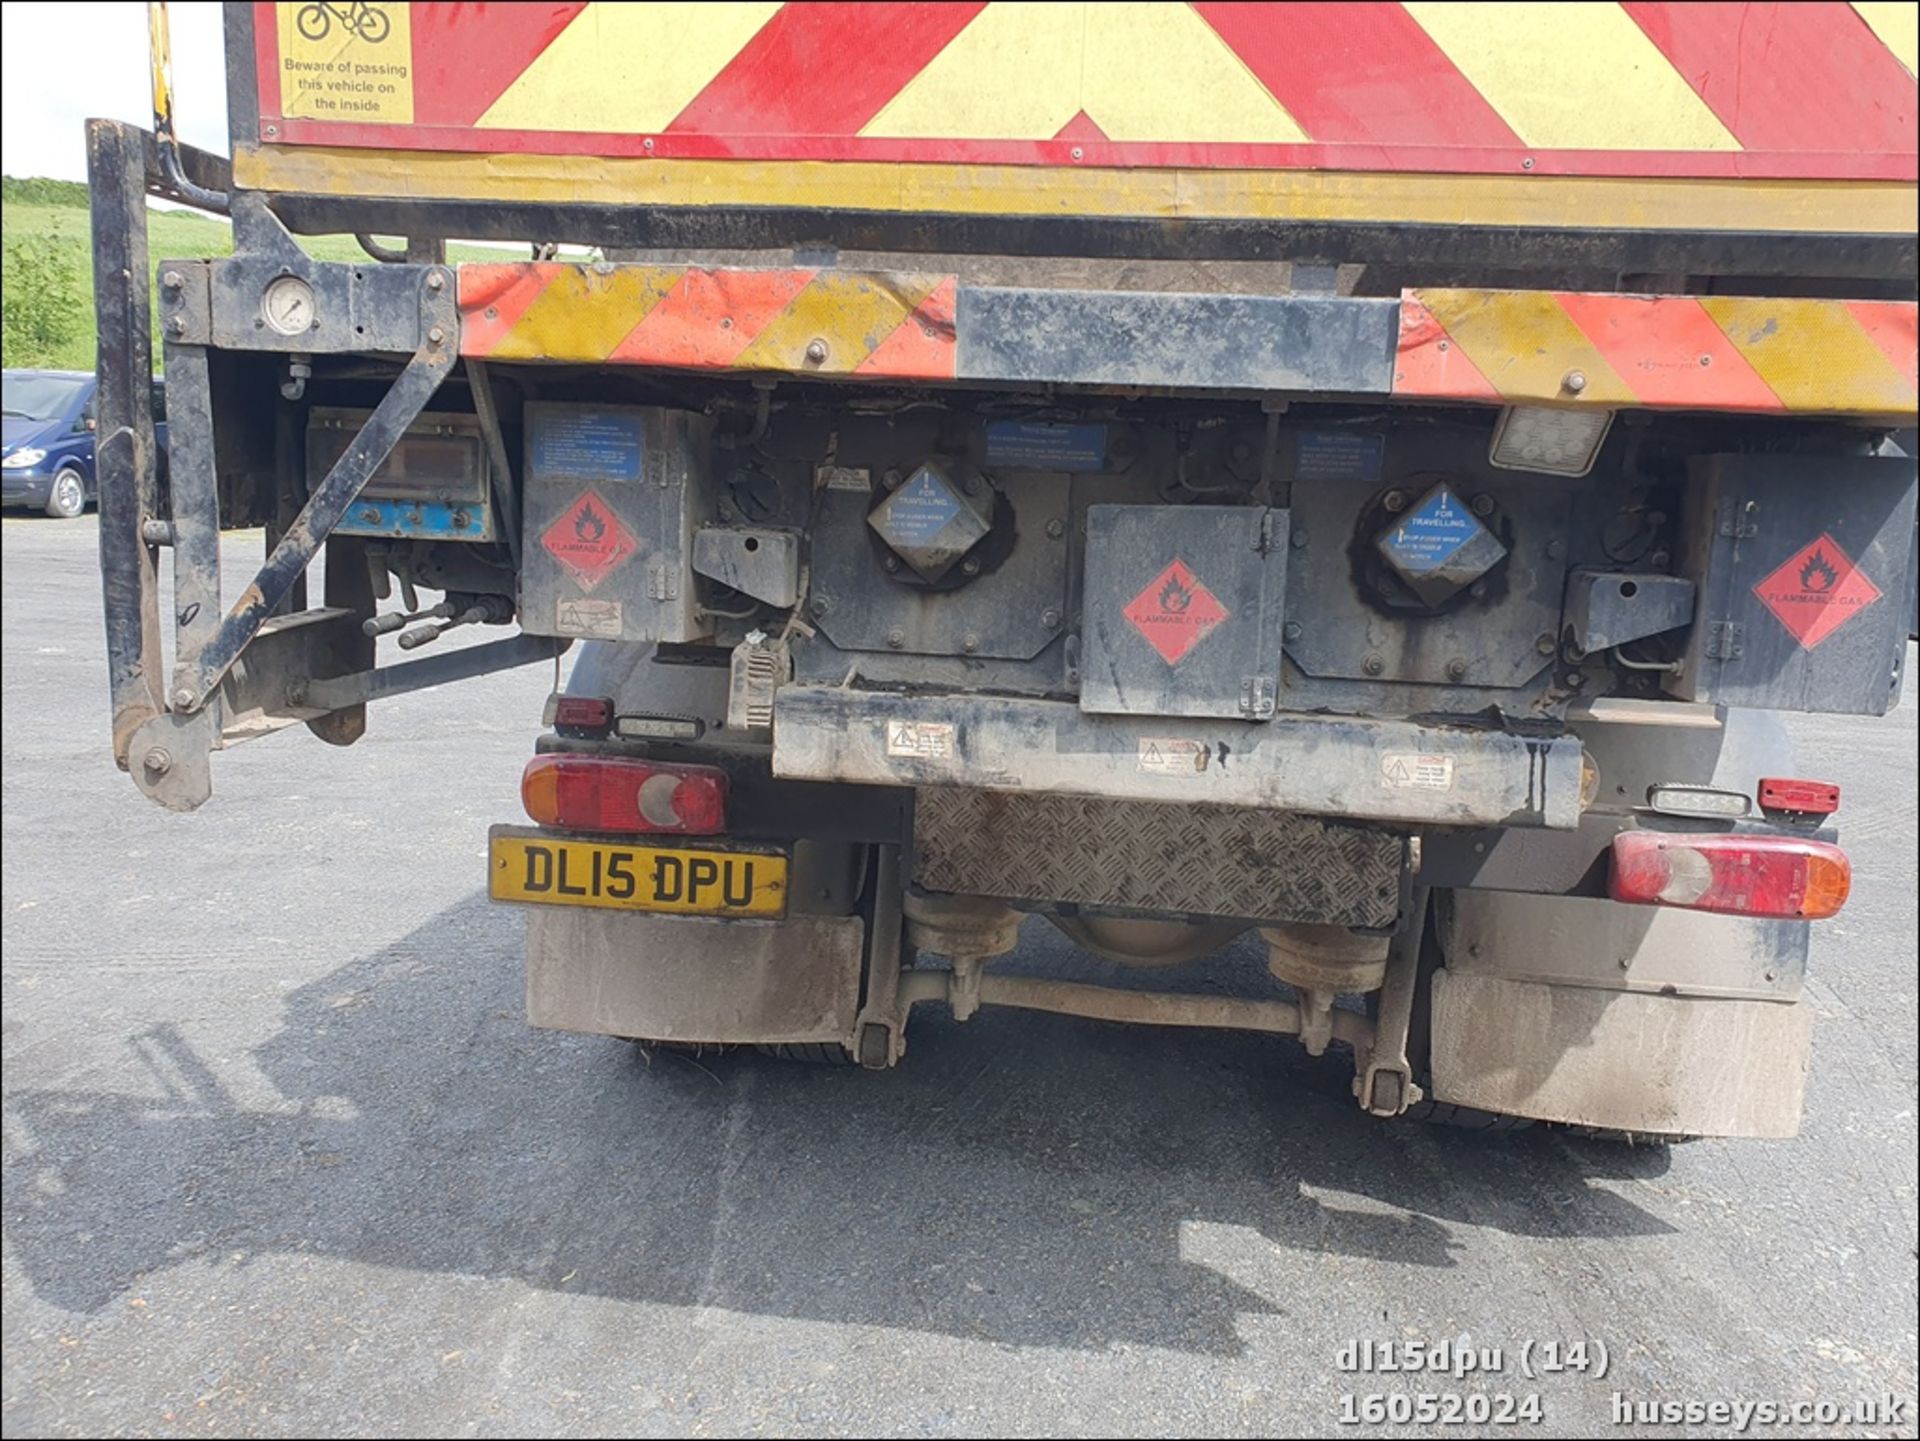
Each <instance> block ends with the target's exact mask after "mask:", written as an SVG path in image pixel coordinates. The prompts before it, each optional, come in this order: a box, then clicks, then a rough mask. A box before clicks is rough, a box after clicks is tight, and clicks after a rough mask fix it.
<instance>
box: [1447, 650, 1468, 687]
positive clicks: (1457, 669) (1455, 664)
mask: <svg viewBox="0 0 1920 1441" xmlns="http://www.w3.org/2000/svg"><path fill="white" fill-rule="evenodd" d="M1466 678H1467V663H1466V661H1464V660H1462V659H1461V658H1460V657H1459V656H1455V657H1454V658H1453V659H1452V660H1450V661H1448V662H1447V679H1448V680H1454V681H1459V680H1465V679H1466Z"/></svg>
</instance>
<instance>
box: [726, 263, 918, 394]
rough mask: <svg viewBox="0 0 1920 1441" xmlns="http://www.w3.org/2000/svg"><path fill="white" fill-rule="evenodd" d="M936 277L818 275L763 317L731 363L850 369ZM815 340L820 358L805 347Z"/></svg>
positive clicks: (770, 367) (743, 366)
mask: <svg viewBox="0 0 1920 1441" xmlns="http://www.w3.org/2000/svg"><path fill="white" fill-rule="evenodd" d="M940 279H941V277H940V276H938V275H918V274H909V275H893V276H888V277H882V276H878V275H872V274H834V273H832V272H829V273H827V274H824V275H820V276H818V277H816V278H815V279H814V280H813V281H812V283H810V284H809V285H808V286H807V288H806V289H804V290H802V291H801V292H800V293H799V294H798V295H796V296H795V297H794V298H793V302H792V303H791V304H790V305H788V306H787V308H786V309H785V310H783V311H781V312H780V314H778V315H777V316H775V317H774V318H773V319H772V320H770V321H768V322H767V325H766V328H765V329H763V330H762V331H761V332H760V333H759V334H758V335H756V336H755V337H754V338H753V343H752V344H751V345H749V346H748V347H747V348H746V349H745V350H743V351H741V352H740V354H739V356H738V357H737V358H736V359H735V360H734V362H733V363H734V368H735V369H738V370H796V371H807V370H827V371H831V372H833V373H835V374H839V373H842V372H845V371H850V370H852V369H853V368H854V367H855V366H857V365H859V364H860V362H861V361H863V360H865V359H866V358H867V357H868V356H869V355H871V354H873V352H874V350H875V349H877V348H878V347H879V345H880V343H881V342H882V341H883V340H885V339H886V338H887V337H888V336H889V335H891V334H893V332H894V330H895V329H896V328H898V326H899V325H900V322H901V321H903V320H905V319H906V318H907V317H908V316H909V315H911V314H913V312H914V310H915V309H916V308H917V307H918V306H919V304H920V302H921V301H923V300H925V299H926V298H927V297H928V296H929V295H930V294H932V293H933V288H934V286H936V285H938V284H939V283H940ZM889 280H890V281H891V282H892V284H889V283H888V281H889ZM815 341H819V342H821V343H822V344H824V345H825V346H826V347H827V355H826V359H825V360H824V361H812V360H809V359H808V357H807V347H808V346H809V345H812V344H813V343H814V342H815Z"/></svg>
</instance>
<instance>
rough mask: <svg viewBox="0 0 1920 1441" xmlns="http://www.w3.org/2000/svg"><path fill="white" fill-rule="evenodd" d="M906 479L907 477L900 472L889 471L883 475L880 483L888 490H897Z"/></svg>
mask: <svg viewBox="0 0 1920 1441" xmlns="http://www.w3.org/2000/svg"><path fill="white" fill-rule="evenodd" d="M905 479H906V477H905V476H903V475H902V474H900V472H899V471H897V470H889V471H886V472H885V473H884V474H882V475H881V477H880V483H881V484H882V485H884V486H885V487H886V488H887V489H888V490H896V489H898V488H899V485H900V482H901V481H903V480H905Z"/></svg>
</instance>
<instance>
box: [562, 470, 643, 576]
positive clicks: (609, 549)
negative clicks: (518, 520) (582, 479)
mask: <svg viewBox="0 0 1920 1441" xmlns="http://www.w3.org/2000/svg"><path fill="white" fill-rule="evenodd" d="M540 544H542V545H543V546H545V547H546V548H547V550H548V551H549V552H550V553H551V554H552V555H553V558H554V559H555V560H557V561H559V562H560V568H561V569H562V570H564V571H566V573H567V574H568V575H570V576H572V577H573V582H574V584H575V585H577V586H579V587H580V589H581V590H583V591H591V590H592V589H593V588H594V587H595V586H597V585H599V584H600V582H601V581H603V580H605V579H606V578H607V577H608V576H610V575H612V574H613V572H615V571H616V570H618V569H619V568H620V567H621V566H623V565H625V564H626V563H627V562H628V561H629V560H631V559H633V556H634V553H635V552H637V551H638V550H639V549H640V542H639V541H637V540H635V539H634V538H633V532H632V531H630V530H628V529H627V528H626V527H625V526H624V525H622V524H621V523H620V517H619V516H617V515H615V514H614V513H613V507H612V506H610V505H608V504H607V502H606V501H605V500H604V499H603V498H602V497H601V495H600V492H599V491H597V490H585V491H582V492H581V493H580V498H579V499H578V500H576V501H574V503H573V504H572V505H570V506H568V507H567V508H566V509H565V510H563V511H561V512H560V518H559V519H558V520H556V521H554V523H553V524H552V525H550V526H548V527H547V528H546V530H545V531H544V532H543V533H542V534H541V536H540Z"/></svg>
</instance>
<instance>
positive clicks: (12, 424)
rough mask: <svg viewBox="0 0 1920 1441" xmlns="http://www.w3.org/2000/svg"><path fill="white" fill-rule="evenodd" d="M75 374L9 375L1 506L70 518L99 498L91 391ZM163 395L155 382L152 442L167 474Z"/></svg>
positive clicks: (0, 458) (89, 382)
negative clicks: (157, 450)
mask: <svg viewBox="0 0 1920 1441" xmlns="http://www.w3.org/2000/svg"><path fill="white" fill-rule="evenodd" d="M97 388H98V386H97V383H96V382H95V380H94V378H93V377H92V376H91V375H87V374H84V373H82V372H80V371H76V370H9V371H7V372H6V373H5V377H4V390H5V396H4V402H5V409H6V430H5V436H4V440H5V449H4V455H0V505H4V506H7V507H9V508H11V507H14V506H21V507H29V508H31V509H34V510H44V511H45V512H46V513H47V514H48V515H52V516H59V517H61V518H63V519H69V520H70V519H72V518H73V517H74V516H77V515H79V514H81V513H82V512H83V511H85V510H86V508H87V503H88V502H89V501H91V500H92V499H93V498H94V495H95V489H94V469H93V432H94V411H93V405H94V392H95V390H96V389H97ZM166 419H167V409H166V391H165V388H164V387H163V385H162V384H161V382H160V381H159V380H157V379H156V380H155V381H154V382H153V425H154V438H155V440H156V441H157V442H158V447H159V451H160V459H161V466H162V469H163V471H164V467H165V459H166V446H167V429H166Z"/></svg>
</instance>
